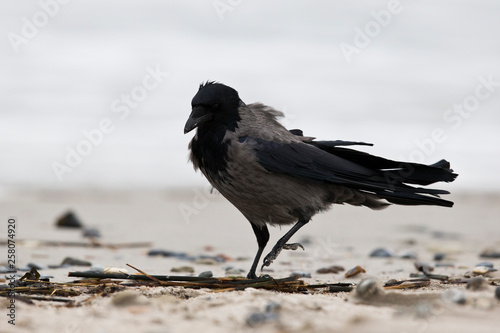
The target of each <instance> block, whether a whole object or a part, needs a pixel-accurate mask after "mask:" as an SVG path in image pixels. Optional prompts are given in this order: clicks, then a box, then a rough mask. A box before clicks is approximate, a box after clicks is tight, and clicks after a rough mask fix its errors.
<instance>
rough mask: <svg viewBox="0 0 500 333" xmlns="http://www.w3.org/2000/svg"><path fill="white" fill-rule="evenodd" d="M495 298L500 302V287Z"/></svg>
mask: <svg viewBox="0 0 500 333" xmlns="http://www.w3.org/2000/svg"><path fill="white" fill-rule="evenodd" d="M495 297H496V298H497V299H498V300H499V301H500V286H498V287H496V289H495Z"/></svg>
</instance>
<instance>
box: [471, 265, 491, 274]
mask: <svg viewBox="0 0 500 333" xmlns="http://www.w3.org/2000/svg"><path fill="white" fill-rule="evenodd" d="M495 271H496V269H494V268H490V267H486V266H476V267H474V269H473V270H472V274H476V275H485V274H488V273H490V272H495Z"/></svg>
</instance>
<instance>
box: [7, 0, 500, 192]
mask: <svg viewBox="0 0 500 333" xmlns="http://www.w3.org/2000/svg"><path fill="white" fill-rule="evenodd" d="M65 2H67V3H65ZM63 3H64V4H63ZM391 6H393V7H391ZM394 6H395V7H394ZM390 8H392V9H393V11H394V13H391V11H390ZM40 13H41V14H40ZM44 13H45V14H44ZM388 13H389V16H388ZM499 14H500V2H498V1H493V0H491V1H479V2H476V1H465V0H453V1H452V0H448V1H439V2H434V1H403V0H402V1H399V2H398V1H373V0H370V1H368V0H366V1H347V0H342V1H335V2H328V3H326V2H322V1H307V2H305V1H303V2H293V3H284V2H277V1H228V0H221V1H200V0H198V1H189V2H186V1H180V0H177V1H168V2H167V1H160V0H145V1H141V2H138V1H124V0H120V1H118V0H108V1H96V0H87V1H62V0H61V2H58V1H56V0H40V1H22V2H21V1H9V2H7V1H5V2H3V3H2V4H1V5H0V29H1V31H0V36H2V38H1V39H0V57H1V62H0V73H2V75H1V76H0V152H1V157H2V163H1V168H0V169H1V172H0V183H1V184H2V186H4V187H24V188H30V187H32V188H37V187H42V188H56V189H61V188H63V189H64V188H75V187H85V188H106V189H108V188H148V187H154V188H178V187H184V186H195V185H202V184H205V183H206V181H205V180H204V179H203V178H202V176H201V175H200V174H195V173H194V171H193V169H192V166H191V165H190V164H188V162H187V156H188V152H187V145H188V142H189V140H190V139H191V137H192V136H193V133H190V134H188V135H183V127H184V122H185V121H186V119H187V116H188V115H189V113H190V101H191V98H192V97H193V96H194V94H195V93H196V91H197V88H198V84H199V83H200V82H202V81H205V80H217V81H220V82H222V83H225V84H228V85H230V86H232V87H234V88H235V89H237V90H238V91H239V93H240V97H241V98H242V99H243V101H245V102H246V103H251V102H256V101H260V102H263V103H265V104H268V105H271V106H273V107H275V108H277V109H280V110H282V111H284V112H285V113H286V115H287V117H286V118H285V119H284V120H283V123H284V124H285V125H286V126H287V127H289V128H301V129H303V130H304V132H305V134H306V135H310V136H316V137H318V138H320V139H344V140H360V141H366V142H372V143H374V144H375V146H374V147H371V148H369V147H368V148H362V149H363V150H365V151H368V152H370V153H373V154H377V155H382V156H385V157H388V158H394V159H396V158H401V159H405V160H408V159H409V160H414V161H415V160H416V161H423V162H426V163H433V162H435V161H437V160H439V159H441V158H446V159H448V160H449V161H451V162H452V167H453V168H454V169H455V170H456V171H457V172H458V173H459V174H460V177H459V178H458V179H457V181H456V182H455V183H454V184H453V185H452V186H450V185H445V186H444V187H445V188H448V189H463V190H473V191H486V190H488V191H490V190H498V189H500V172H499V170H500V148H499V147H500V20H499V19H498V16H499ZM27 22H28V23H27ZM30 24H31V25H32V27H31V29H30V27H29V25H30ZM33 27H34V29H33ZM359 31H363V32H364V33H363V34H366V36H365V37H362V36H361V35H360V33H359ZM23 33H24V34H23ZM368 35H372V36H371V37H370V36H368ZM367 36H368V37H367ZM28 37H29V38H28ZM356 43H357V44H356ZM342 45H343V46H344V49H345V47H346V45H349V47H351V48H350V50H351V51H352V50H353V47H356V45H358V46H359V47H356V51H353V52H354V53H352V54H351V56H350V57H349V60H350V61H348V59H347V58H346V56H345V55H344V53H343V51H342V48H341V46H342ZM152 72H153V73H154V72H156V73H157V75H156V77H157V80H156V81H155V80H154V76H153V75H152V74H151V73H152ZM158 73H160V74H158ZM165 73H168V74H165ZM481 80H482V81H481ZM485 80H486V81H488V80H490V81H492V82H493V84H490V86H489V88H490V89H489V90H488V87H486V86H484V84H483V85H482V86H481V82H484V81H485ZM495 83H496V85H495ZM478 86H480V87H478ZM146 88H147V89H146ZM478 91H479V94H480V96H481V98H480V99H479V98H477V97H474V96H476V94H478ZM488 92H489V94H488ZM127 95H129V96H132V97H128V100H127ZM486 95H487V96H486ZM134 96H135V97H134ZM127 101H128V102H127ZM476 101H477V103H476ZM464 103H465V104H466V105H465V107H466V108H464V107H462V111H458V110H459V109H460V106H461V105H463V104H464ZM454 105H455V106H454ZM454 108H455V109H454ZM106 119H107V120H106ZM103 121H104V124H105V125H106V124H107V126H103V127H104V128H105V129H107V130H108V133H103V134H102V137H101V136H99V135H97V134H95V133H96V132H95V131H94V129H96V128H99V126H100V125H102V122H103ZM84 132H86V133H87V134H88V133H94V134H93V135H94V136H92V135H91V134H88V135H90V136H91V137H92V138H93V140H94V142H95V144H92V145H91V146H88V144H85V143H82V140H88V139H87V138H86V136H85V134H84ZM79 145H80V146H79ZM78 147H79V148H80V150H81V151H83V152H85V154H87V156H83V158H82V159H81V161H78V159H76V160H75V159H73V160H72V161H73V164H74V165H76V164H78V165H77V166H75V167H67V169H64V170H65V171H64V172H63V173H62V174H60V178H61V179H62V180H59V179H58V177H57V175H56V173H55V172H54V169H53V168H54V163H55V164H57V163H60V164H57V165H59V166H60V165H67V162H66V158H67V156H68V151H71V150H77V149H78ZM73 158H74V157H73ZM70 160H71V158H70ZM69 170H70V171H69Z"/></svg>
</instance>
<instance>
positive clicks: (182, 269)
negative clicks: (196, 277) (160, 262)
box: [170, 266, 194, 273]
mask: <svg viewBox="0 0 500 333" xmlns="http://www.w3.org/2000/svg"><path fill="white" fill-rule="evenodd" d="M170 271H171V272H174V273H194V268H193V267H191V266H178V267H172V269H171V270H170Z"/></svg>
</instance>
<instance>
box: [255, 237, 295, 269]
mask: <svg viewBox="0 0 500 333" xmlns="http://www.w3.org/2000/svg"><path fill="white" fill-rule="evenodd" d="M299 247H300V248H301V249H302V250H304V247H303V246H302V244H300V243H291V244H284V245H282V246H280V245H278V244H276V245H275V246H274V247H273V249H272V250H271V252H269V254H268V255H267V256H266V257H265V258H264V262H263V264H262V267H261V268H260V269H261V270H262V269H263V268H264V267H268V266H270V265H271V264H272V263H273V261H274V260H275V259H276V258H278V255H279V254H280V253H281V250H297V249H298V248H299Z"/></svg>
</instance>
